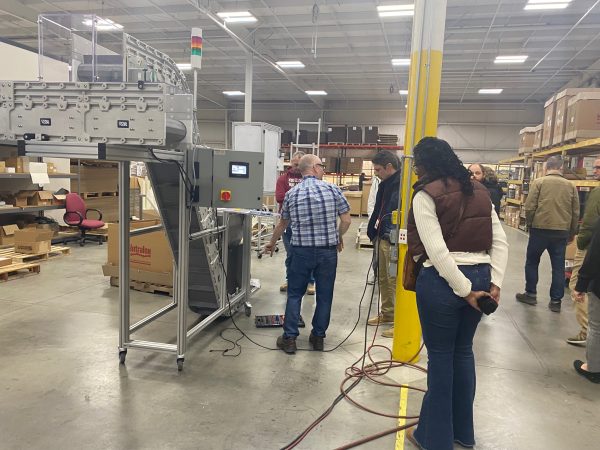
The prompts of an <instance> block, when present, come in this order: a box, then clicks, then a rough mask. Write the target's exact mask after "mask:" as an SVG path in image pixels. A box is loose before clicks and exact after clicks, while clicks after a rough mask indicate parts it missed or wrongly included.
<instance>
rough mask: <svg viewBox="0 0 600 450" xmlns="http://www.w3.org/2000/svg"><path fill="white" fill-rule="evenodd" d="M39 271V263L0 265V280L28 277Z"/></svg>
mask: <svg viewBox="0 0 600 450" xmlns="http://www.w3.org/2000/svg"><path fill="white" fill-rule="evenodd" d="M38 273H40V264H39V263H33V264H20V263H17V264H10V265H8V266H4V267H0V282H3V281H9V280H16V279H17V278H23V277H28V276H31V275H37V274H38Z"/></svg>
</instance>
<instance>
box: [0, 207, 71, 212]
mask: <svg viewBox="0 0 600 450" xmlns="http://www.w3.org/2000/svg"><path fill="white" fill-rule="evenodd" d="M51 209H65V207H64V206H62V205H53V206H16V207H13V208H0V214H28V213H39V212H43V211H49V210H51Z"/></svg>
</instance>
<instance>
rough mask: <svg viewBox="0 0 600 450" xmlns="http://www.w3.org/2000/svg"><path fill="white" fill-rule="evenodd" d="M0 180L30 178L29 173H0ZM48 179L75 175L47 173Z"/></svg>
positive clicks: (75, 175)
mask: <svg viewBox="0 0 600 450" xmlns="http://www.w3.org/2000/svg"><path fill="white" fill-rule="evenodd" d="M0 178H17V179H18V178H21V179H25V178H31V174H30V173H0ZM48 178H77V174H75V173H49V174H48Z"/></svg>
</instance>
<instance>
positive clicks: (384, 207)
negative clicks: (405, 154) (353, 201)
mask: <svg viewBox="0 0 600 450" xmlns="http://www.w3.org/2000/svg"><path fill="white" fill-rule="evenodd" d="M372 162H373V170H374V172H375V175H377V176H378V177H379V178H380V179H381V183H380V184H379V189H378V191H377V199H376V200H375V208H374V210H373V214H371V218H370V219H369V227H368V229H367V235H368V236H369V239H371V241H372V242H373V243H374V244H375V246H376V248H377V249H378V250H377V260H378V261H377V263H378V268H377V275H378V279H379V283H378V285H379V292H380V296H381V310H380V313H379V314H378V315H377V316H374V317H371V318H370V319H369V320H368V323H369V325H380V324H385V323H389V324H393V323H394V302H395V300H396V276H395V274H394V275H393V276H392V275H390V273H389V265H390V253H391V247H392V245H391V244H390V233H391V232H392V229H393V226H392V211H394V210H396V209H398V200H399V196H400V178H401V177H400V170H399V169H400V159H398V156H396V154H395V153H393V152H390V151H382V152H379V153H377V155H375V157H374V158H373V161H372ZM382 336H384V337H390V338H391V337H393V336H394V329H393V328H390V329H388V330H385V331H384V332H383V333H382Z"/></svg>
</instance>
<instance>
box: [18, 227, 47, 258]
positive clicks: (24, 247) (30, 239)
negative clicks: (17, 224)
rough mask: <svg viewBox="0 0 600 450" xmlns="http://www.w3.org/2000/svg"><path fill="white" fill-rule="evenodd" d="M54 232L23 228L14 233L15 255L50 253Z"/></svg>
mask: <svg viewBox="0 0 600 450" xmlns="http://www.w3.org/2000/svg"><path fill="white" fill-rule="evenodd" d="M53 236H54V231H52V230H44V229H40V228H25V229H23V230H18V231H15V253H27V254H36V253H45V252H49V251H50V247H51V246H52V243H51V240H52V237H53Z"/></svg>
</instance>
